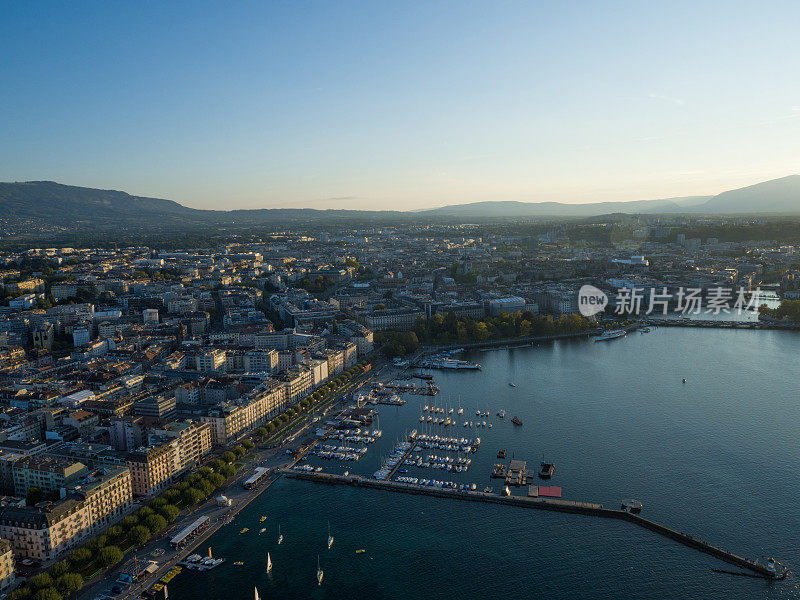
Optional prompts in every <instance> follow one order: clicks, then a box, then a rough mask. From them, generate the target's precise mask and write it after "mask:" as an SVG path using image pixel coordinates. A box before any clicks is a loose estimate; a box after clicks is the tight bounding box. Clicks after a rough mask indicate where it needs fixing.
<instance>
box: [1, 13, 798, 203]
mask: <svg viewBox="0 0 800 600" xmlns="http://www.w3.org/2000/svg"><path fill="white" fill-rule="evenodd" d="M798 23H800V2H796V1H786V2H682V1H677V2H649V1H645V2H642V1H632V2H567V3H560V2H533V1H527V2H486V3H471V2H463V1H457V2H435V1H434V2H380V1H378V2H375V1H374V0H373V1H368V2H274V3H273V2H224V3H223V2H217V3H203V2H178V1H174V0H170V1H168V2H133V1H131V2H127V3H117V2H66V1H65V2H10V1H9V2H3V3H2V4H0V82H2V83H1V84H0V180H3V181H25V180H34V179H49V180H55V181H59V182H63V183H70V184H75V185H86V186H90V187H103V188H113V189H122V190H125V191H128V192H130V193H133V194H139V195H149V196H156V197H164V198H170V199H173V200H177V201H179V202H181V203H184V204H187V205H190V206H195V207H201V208H205V207H222V208H225V207H231V208H232V207H270V206H309V207H317V208H322V207H332V206H333V207H353V208H418V207H423V206H434V205H442V204H452V203H457V202H473V201H480V200H523V201H539V200H558V201H565V202H588V201H598V200H635V199H647V198H658V197H668V196H679V195H688V194H707V193H716V192H719V191H723V190H725V189H729V188H734V187H739V186H742V185H747V184H750V183H755V182H757V181H761V180H765V179H770V178H774V177H780V176H783V175H788V174H792V173H798V172H800V77H798V59H800V34H798Z"/></svg>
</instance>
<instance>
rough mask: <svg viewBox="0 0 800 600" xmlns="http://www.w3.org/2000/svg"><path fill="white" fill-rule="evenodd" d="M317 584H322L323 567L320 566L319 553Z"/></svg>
mask: <svg viewBox="0 0 800 600" xmlns="http://www.w3.org/2000/svg"><path fill="white" fill-rule="evenodd" d="M317 585H322V569H321V568H320V566H319V554H317Z"/></svg>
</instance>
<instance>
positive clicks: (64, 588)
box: [56, 573, 83, 596]
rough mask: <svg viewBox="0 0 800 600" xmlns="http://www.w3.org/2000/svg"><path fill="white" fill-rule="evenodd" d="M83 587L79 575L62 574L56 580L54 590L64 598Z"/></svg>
mask: <svg viewBox="0 0 800 600" xmlns="http://www.w3.org/2000/svg"><path fill="white" fill-rule="evenodd" d="M82 587H83V577H81V576H80V574H79V573H64V574H63V575H62V576H61V577H59V578H58V579H57V580H56V589H57V590H58V591H59V592H61V594H63V595H64V596H69V595H70V594H72V593H73V592H77V591H78V590H79V589H81V588H82Z"/></svg>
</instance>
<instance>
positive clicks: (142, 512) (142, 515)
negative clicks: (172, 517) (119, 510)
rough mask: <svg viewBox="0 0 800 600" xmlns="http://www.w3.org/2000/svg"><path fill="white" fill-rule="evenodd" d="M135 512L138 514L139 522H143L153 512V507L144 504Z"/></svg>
mask: <svg viewBox="0 0 800 600" xmlns="http://www.w3.org/2000/svg"><path fill="white" fill-rule="evenodd" d="M133 514H134V515H136V518H137V519H139V522H140V523H141V522H142V521H144V520H145V519H146V518H147V517H149V516H150V515H152V514H153V509H152V508H150V507H149V506H143V507H142V508H140V509H139V510H137V511H136V512H135V513H133Z"/></svg>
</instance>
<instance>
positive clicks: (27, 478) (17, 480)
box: [12, 454, 89, 496]
mask: <svg viewBox="0 0 800 600" xmlns="http://www.w3.org/2000/svg"><path fill="white" fill-rule="evenodd" d="M12 471H13V474H14V494H15V495H17V496H25V495H26V494H27V493H28V490H29V489H30V488H32V487H37V488H39V489H41V490H43V491H45V492H58V491H59V490H61V489H62V488H67V487H69V486H71V485H72V484H73V483H75V482H76V481H78V480H79V479H80V478H81V477H83V476H84V475H86V473H88V471H89V469H88V468H87V467H86V465H84V464H83V463H80V462H77V461H75V460H70V459H68V458H62V457H59V456H53V455H49V454H43V455H40V456H26V457H25V458H22V459H20V460H18V461H17V462H15V463H14V466H13V468H12Z"/></svg>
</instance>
